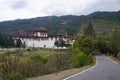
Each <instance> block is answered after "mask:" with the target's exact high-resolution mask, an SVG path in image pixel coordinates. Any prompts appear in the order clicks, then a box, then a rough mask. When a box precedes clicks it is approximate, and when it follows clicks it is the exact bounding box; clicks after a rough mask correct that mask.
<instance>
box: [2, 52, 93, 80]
mask: <svg viewBox="0 0 120 80" xmlns="http://www.w3.org/2000/svg"><path fill="white" fill-rule="evenodd" d="M25 53H26V52H25ZM29 53H30V52H29ZM26 55H27V56H26ZM42 55H43V54H38V53H33V54H31V55H29V54H23V51H14V52H8V53H4V54H1V55H0V63H1V64H0V78H1V79H2V80H24V79H25V78H28V77H33V76H38V75H44V74H49V73H53V72H59V71H61V70H65V69H70V68H73V67H80V66H84V65H86V64H89V63H91V61H92V56H89V55H86V54H84V53H80V54H75V53H73V52H71V51H61V52H59V53H58V51H57V50H55V51H53V53H52V54H51V53H50V56H46V57H45V56H42ZM45 55H46V54H45ZM47 55H48V54H47ZM76 62H77V64H75V63H76ZM84 62H85V63H84Z"/></svg>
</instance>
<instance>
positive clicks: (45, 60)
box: [30, 55, 48, 64]
mask: <svg viewBox="0 0 120 80" xmlns="http://www.w3.org/2000/svg"><path fill="white" fill-rule="evenodd" d="M30 59H31V60H33V61H35V62H42V63H44V64H45V63H47V61H48V60H47V59H46V58H43V57H41V56H40V55H32V56H31V57H30Z"/></svg>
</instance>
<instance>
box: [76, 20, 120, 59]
mask: <svg viewBox="0 0 120 80" xmlns="http://www.w3.org/2000/svg"><path fill="white" fill-rule="evenodd" d="M117 20H118V21H117V22H118V24H119V26H120V19H119V18H118V19H117ZM74 48H75V49H77V50H80V51H83V52H84V53H86V54H88V53H91V52H92V51H94V50H99V51H100V52H101V53H104V54H107V55H112V56H114V57H116V58H119V59H120V29H119V28H118V26H115V27H114V30H113V32H112V33H111V35H109V36H104V37H103V36H97V34H96V32H95V30H94V28H93V25H92V23H91V22H89V24H88V26H87V28H86V29H84V33H83V35H82V36H81V37H77V38H76V42H75V44H74Z"/></svg>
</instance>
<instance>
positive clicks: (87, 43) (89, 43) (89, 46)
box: [73, 36, 94, 55]
mask: <svg viewBox="0 0 120 80" xmlns="http://www.w3.org/2000/svg"><path fill="white" fill-rule="evenodd" d="M73 46H74V47H75V48H79V49H80V50H81V51H83V52H84V53H86V54H88V55H89V53H91V52H92V51H93V50H94V41H93V39H92V38H91V37H86V36H81V37H80V38H78V39H77V40H76V42H75V43H74V45H73Z"/></svg>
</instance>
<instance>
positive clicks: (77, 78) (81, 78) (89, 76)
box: [64, 55, 120, 80]
mask: <svg viewBox="0 0 120 80" xmlns="http://www.w3.org/2000/svg"><path fill="white" fill-rule="evenodd" d="M64 80H120V64H116V63H114V62H113V61H112V60H110V59H108V58H107V57H105V56H104V55H96V65H95V66H94V67H92V68H90V69H88V70H87V71H83V72H80V73H78V74H77V75H74V76H71V77H68V78H66V79H64Z"/></svg>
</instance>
